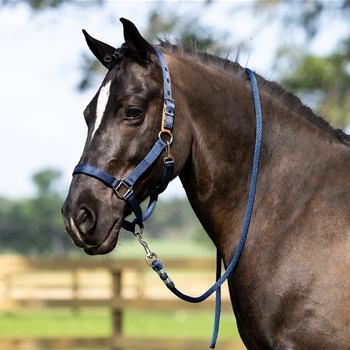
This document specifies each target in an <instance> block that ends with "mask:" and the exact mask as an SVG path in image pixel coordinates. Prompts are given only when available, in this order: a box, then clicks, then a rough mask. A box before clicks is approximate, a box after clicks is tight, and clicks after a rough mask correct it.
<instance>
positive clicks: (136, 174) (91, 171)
mask: <svg viewBox="0 0 350 350" xmlns="http://www.w3.org/2000/svg"><path fill="white" fill-rule="evenodd" d="M154 49H155V50H156V52H157V54H158V58H159V61H160V65H161V67H162V72H163V87H164V109H163V116H162V125H161V130H160V132H159V135H158V141H157V142H156V143H155V144H154V146H153V147H152V149H151V150H150V151H149V152H148V154H147V155H146V157H145V158H144V159H143V160H142V161H141V162H140V163H139V164H138V165H137V166H136V168H135V169H134V170H133V171H132V172H131V173H130V174H129V175H128V176H127V177H126V178H125V179H121V180H119V179H117V178H115V177H114V176H112V175H110V174H108V173H106V172H105V171H103V170H100V169H98V168H95V167H93V166H91V165H87V164H78V165H77V166H76V167H75V168H74V171H73V175H76V174H85V175H88V176H92V177H94V178H96V179H98V180H100V181H102V182H103V183H104V184H105V185H106V186H108V187H110V188H112V189H113V191H114V192H115V194H116V196H117V197H118V198H120V199H123V200H125V201H127V202H128V203H129V205H130V206H131V209H132V211H133V212H134V214H135V216H136V218H135V219H134V220H133V221H132V222H129V221H127V220H124V221H123V224H122V227H123V228H124V229H126V230H128V231H130V232H133V233H135V226H136V225H138V226H139V227H140V229H143V222H144V221H145V220H147V219H148V218H149V217H150V215H151V214H152V212H153V210H154V209H155V207H156V204H157V200H158V195H159V194H160V193H162V192H163V191H164V190H165V189H166V187H167V186H168V184H169V182H170V180H171V179H172V175H173V170H174V158H173V157H172V156H171V152H170V145H171V143H172V141H173V136H172V133H171V131H172V129H173V124H174V109H175V103H174V100H173V99H172V92H171V80H170V73H169V68H168V65H167V63H166V60H165V58H164V56H163V54H162V53H161V52H160V51H159V50H158V49H156V48H154ZM164 135H168V136H169V141H164V140H163V136H164ZM164 150H166V152H167V155H166V157H165V158H164V169H163V177H162V180H161V182H160V184H159V185H158V186H157V187H156V188H155V190H154V191H153V192H152V193H151V195H150V200H149V203H148V207H147V209H146V211H145V213H144V214H143V213H142V209H141V207H140V204H139V202H138V200H137V198H136V197H135V196H134V191H133V186H134V184H135V182H136V181H137V180H138V179H139V178H140V176H141V175H142V174H144V173H145V172H146V171H147V169H149V167H150V166H151V165H152V164H153V163H154V162H155V161H156V160H157V159H158V158H159V156H160V155H161V153H162V152H163V151H164Z"/></svg>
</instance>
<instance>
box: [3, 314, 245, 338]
mask: <svg viewBox="0 0 350 350" xmlns="http://www.w3.org/2000/svg"><path fill="white" fill-rule="evenodd" d="M213 316H214V315H213V313H210V312H198V313H192V312H191V313H187V312H185V311H178V312H152V311H150V312H132V311H130V312H125V314H124V318H123V334H124V335H127V336H134V337H159V338H162V337H163V338H181V337H182V338H197V339H207V338H208V339H209V338H210V336H211V332H212V325H213ZM111 333H112V322H111V315H110V312H109V311H108V310H102V309H101V310H91V309H90V310H89V309H86V310H79V311H77V312H72V311H70V310H52V311H41V312H39V311H35V312H34V311H33V312H31V311H23V312H21V313H19V312H16V313H8V314H0V337H11V338H19V337H23V338H24V337H43V338H50V337H52V338H54V337H108V336H110V335H111ZM219 336H220V338H222V339H236V338H238V337H239V336H238V332H237V329H236V323H235V319H234V317H233V315H232V314H230V313H223V314H222V318H221V325H220V335H219Z"/></svg>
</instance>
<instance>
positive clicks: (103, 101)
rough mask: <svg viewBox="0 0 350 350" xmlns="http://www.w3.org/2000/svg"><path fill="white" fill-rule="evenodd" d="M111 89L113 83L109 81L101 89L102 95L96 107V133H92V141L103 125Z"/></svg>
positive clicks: (99, 96)
mask: <svg viewBox="0 0 350 350" xmlns="http://www.w3.org/2000/svg"><path fill="white" fill-rule="evenodd" d="M110 87H111V81H109V82H108V83H107V84H105V85H104V86H102V87H101V90H100V93H99V95H98V98H97V107H96V120H95V126H94V131H93V132H92V136H91V139H92V138H93V137H94V135H95V132H96V131H97V129H98V128H99V127H100V125H101V122H102V118H103V115H104V113H105V110H106V107H107V102H108V99H109V92H110Z"/></svg>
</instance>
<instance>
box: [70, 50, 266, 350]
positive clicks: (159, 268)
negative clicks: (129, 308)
mask: <svg viewBox="0 0 350 350" xmlns="http://www.w3.org/2000/svg"><path fill="white" fill-rule="evenodd" d="M155 50H156V52H157V54H158V57H159V60H160V64H161V67H162V71H163V86H164V113H163V120H162V128H161V131H160V133H159V140H158V141H157V142H156V143H155V145H154V146H153V148H152V149H151V150H150V152H149V153H148V154H147V155H146V157H145V158H144V159H143V160H142V161H141V162H140V163H139V164H138V165H137V166H136V168H135V169H134V170H133V171H132V172H131V173H130V174H129V175H128V176H127V177H126V178H125V179H123V180H119V179H117V178H115V177H113V176H111V175H109V174H108V173H106V172H105V171H103V170H100V169H98V168H95V167H93V166H90V165H86V164H78V165H77V166H76V167H75V169H74V171H73V175H75V174H85V175H88V176H92V177H94V178H96V179H98V180H100V181H102V182H103V183H104V184H105V185H106V186H108V187H110V188H112V189H113V190H114V192H115V193H116V195H117V196H118V198H121V199H124V200H126V201H127V202H128V203H129V205H130V206H131V208H132V210H133V212H134V213H135V216H136V218H135V219H134V221H133V222H128V221H126V220H124V221H123V225H122V226H123V227H124V228H125V229H127V230H128V231H131V232H133V233H134V234H135V226H136V225H138V226H139V227H140V228H141V229H142V228H143V222H144V221H145V220H147V218H148V217H149V216H150V215H151V214H152V212H153V210H154V209H155V206H156V203H157V199H158V194H159V193H161V192H163V191H164V190H165V189H166V187H167V185H168V183H169V182H170V180H171V178H172V173H173V168H174V159H173V158H172V157H171V156H170V151H169V150H170V143H171V141H170V142H165V141H164V140H163V139H162V137H161V136H162V134H163V133H165V134H168V135H170V139H171V140H172V135H171V131H172V128H173V122H174V109H175V104H174V101H173V99H172V92H171V81H170V73H169V69H168V66H167V63H166V60H165V58H164V56H163V55H162V53H161V52H160V51H159V50H157V49H155ZM246 72H247V74H248V76H249V78H250V81H251V86H252V92H253V98H254V105H255V114H256V138H255V149H254V159H253V168H252V176H251V181H250V189H249V197H248V204H247V208H246V214H245V219H244V224H243V229H242V233H241V238H240V240H239V243H238V246H237V249H236V252H235V255H234V257H233V259H232V261H231V263H230V264H229V266H228V267H227V269H226V271H225V272H224V274H223V275H222V276H221V277H220V275H221V257H220V254H219V252H217V267H216V271H217V273H216V283H215V284H214V285H213V286H212V287H210V288H209V289H208V290H207V291H206V292H205V293H204V294H202V295H201V296H199V297H190V296H187V295H185V294H183V293H181V292H180V291H179V290H178V289H177V288H176V287H175V284H174V283H173V281H172V280H171V279H170V277H169V276H168V274H167V273H166V271H165V270H164V269H163V265H162V263H161V262H160V260H159V258H158V256H157V255H156V254H154V253H152V252H151V251H150V250H149V248H148V246H147V243H146V242H145V241H143V240H142V236H141V235H136V237H137V238H138V239H139V241H140V243H141V244H142V245H144V247H145V249H146V251H147V255H146V261H147V263H149V265H150V266H151V267H152V268H153V270H154V271H155V272H157V273H158V275H159V276H160V278H161V280H162V281H163V282H164V283H165V285H166V286H167V287H168V288H169V290H170V291H172V292H173V293H174V294H175V295H176V296H177V297H179V298H180V299H182V300H184V301H187V302H191V303H200V302H202V301H204V300H206V299H207V298H208V297H209V296H210V295H212V294H213V293H214V292H216V306H215V319H214V330H213V335H212V340H211V343H210V348H212V349H214V348H215V344H216V340H217V337H218V332H219V323H220V315H221V285H222V284H223V283H224V282H225V281H226V279H227V278H228V277H229V275H230V274H231V273H232V271H233V270H234V268H235V267H236V265H237V263H238V261H239V258H240V256H241V253H242V251H243V247H244V244H245V241H246V238H247V234H248V231H249V225H250V219H251V215H252V211H253V207H254V199H255V192H256V184H257V177H258V169H259V159H260V147H261V140H262V113H261V105H260V98H259V91H258V84H257V81H256V78H255V75H254V73H253V72H252V71H251V70H250V69H248V68H246ZM167 148H168V157H166V158H165V159H164V163H165V164H164V170H163V177H162V181H161V183H160V185H159V186H158V187H157V188H156V189H155V190H154V192H153V193H152V194H151V195H150V202H149V204H148V208H147V210H146V212H145V213H144V214H142V210H141V208H140V204H139V203H138V201H137V199H136V197H135V196H134V193H133V186H134V184H135V182H136V181H137V180H138V179H139V178H140V176H141V175H142V174H144V172H145V171H146V170H147V169H149V167H150V166H151V165H152V164H153V163H154V162H155V161H156V160H157V159H158V157H159V156H160V154H161V153H162V152H163V151H164V150H165V149H167ZM122 188H124V189H126V193H124V194H121V193H120V190H121V189H122ZM150 258H155V260H153V261H152V262H150V261H149V260H148V259H150Z"/></svg>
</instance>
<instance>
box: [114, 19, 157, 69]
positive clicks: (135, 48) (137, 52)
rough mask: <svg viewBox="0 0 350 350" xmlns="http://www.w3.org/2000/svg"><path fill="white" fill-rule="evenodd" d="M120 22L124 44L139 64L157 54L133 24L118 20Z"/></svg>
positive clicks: (125, 20)
mask: <svg viewBox="0 0 350 350" xmlns="http://www.w3.org/2000/svg"><path fill="white" fill-rule="evenodd" d="M120 22H122V23H123V27H124V39H125V43H126V45H127V46H128V48H129V49H130V51H131V53H132V54H133V56H134V57H135V59H136V60H138V61H141V62H148V61H150V60H151V55H152V54H155V55H156V54H157V53H156V51H155V49H154V48H153V46H152V45H151V44H150V43H149V42H148V41H147V40H146V39H144V38H143V37H142V36H141V34H140V32H139V31H138V29H137V28H136V26H135V25H134V23H132V22H130V21H129V20H127V19H125V18H120Z"/></svg>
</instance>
